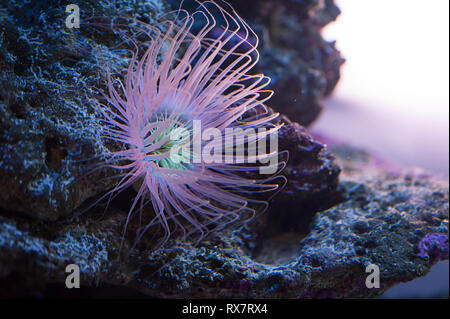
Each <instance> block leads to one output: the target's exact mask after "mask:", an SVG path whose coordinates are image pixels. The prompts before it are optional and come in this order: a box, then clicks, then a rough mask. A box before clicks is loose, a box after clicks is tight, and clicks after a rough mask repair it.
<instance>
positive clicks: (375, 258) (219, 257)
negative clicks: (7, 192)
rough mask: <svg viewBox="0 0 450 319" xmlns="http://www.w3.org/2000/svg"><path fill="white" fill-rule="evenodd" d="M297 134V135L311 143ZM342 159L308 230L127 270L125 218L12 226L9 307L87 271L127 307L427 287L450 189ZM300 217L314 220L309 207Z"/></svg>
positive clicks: (147, 256)
mask: <svg viewBox="0 0 450 319" xmlns="http://www.w3.org/2000/svg"><path fill="white" fill-rule="evenodd" d="M293 126H294V127H295V126H296V125H295V124H293ZM294 131H296V133H295V134H293V133H292V132H294ZM292 132H291V133H289V134H288V135H289V136H294V135H297V134H300V135H301V130H295V129H293V130H292ZM309 143H312V144H313V142H312V141H309ZM309 143H306V142H305V143H303V145H304V146H305V145H308V144H309ZM319 148H320V147H319ZM331 149H332V150H333V152H334V153H335V154H336V160H337V162H338V163H339V164H340V165H341V166H342V168H343V172H342V173H341V182H340V183H339V192H338V193H339V196H338V198H339V200H337V203H336V204H334V205H333V206H332V207H329V208H328V209H325V210H323V211H320V212H317V213H316V214H315V215H313V216H312V217H311V219H310V222H309V224H308V225H305V226H304V228H303V229H302V230H298V229H295V228H294V229H291V230H288V229H285V230H284V231H281V230H279V231H277V232H275V233H274V232H258V231H255V229H256V230H257V229H260V227H261V226H262V227H266V228H272V227H278V225H276V224H271V220H270V219H265V218H261V219H260V220H259V221H257V220H255V221H254V222H253V223H250V224H248V225H247V226H245V227H243V228H242V229H240V230H239V231H233V230H231V229H225V230H222V231H220V232H216V233H214V234H211V235H210V236H209V237H207V238H206V239H205V240H204V241H202V242H201V243H200V244H198V245H195V244H194V243H192V242H190V241H184V242H179V241H177V239H175V238H173V239H172V240H171V242H170V243H169V244H168V246H165V247H164V248H163V249H160V250H157V251H155V252H153V253H149V252H148V251H147V252H146V251H142V252H141V253H140V254H136V255H133V256H132V257H130V258H129V259H126V260H122V261H121V262H119V263H116V262H115V261H116V257H117V252H118V248H119V245H120V241H121V240H120V238H121V230H122V229H121V226H120V225H122V223H123V219H124V218H125V214H123V212H120V209H117V208H114V207H113V208H112V209H111V210H110V211H108V214H106V215H105V216H104V217H103V218H100V219H98V220H96V219H95V218H94V217H97V215H95V214H94V215H92V214H85V215H83V216H82V217H81V218H80V219H79V220H78V221H77V222H73V223H66V224H63V223H43V222H40V221H34V220H31V219H26V218H17V216H15V215H8V214H6V215H5V214H4V215H2V216H1V217H0V218H1V222H0V278H1V279H0V282H1V283H2V284H3V285H7V287H15V290H14V289H12V290H8V291H9V295H11V294H14V293H15V294H17V295H24V294H26V292H30V294H31V295H33V296H35V295H36V294H38V295H44V296H45V294H46V293H50V292H51V290H49V288H48V287H53V289H55V290H56V291H58V292H59V291H65V293H66V294H68V293H67V290H65V288H64V280H65V276H66V273H65V272H64V269H65V266H66V265H67V264H69V263H75V264H77V265H79V266H80V270H81V283H82V286H84V287H85V288H88V287H91V288H90V289H89V294H90V295H95V292H96V291H97V296H102V293H101V291H102V290H101V289H98V288H95V287H98V285H100V287H102V286H104V285H108V291H110V292H111V291H115V292H116V295H119V296H120V295H121V293H122V294H123V296H124V295H125V292H124V291H123V289H125V288H130V289H133V291H134V292H135V294H136V293H137V292H139V293H142V294H143V295H145V296H151V297H189V298H198V297H242V298H247V297H255V298H344V297H346V298H361V297H364V298H367V297H376V296H379V295H381V294H382V293H383V292H384V291H385V290H386V289H388V288H390V287H392V286H393V285H395V284H398V283H400V282H406V281H409V280H412V279H414V278H416V277H420V276H424V275H425V274H427V272H428V271H429V270H430V268H431V267H432V266H433V265H434V264H435V263H436V262H438V261H439V260H443V259H447V258H448V209H449V191H448V182H446V181H441V180H438V179H436V178H434V177H433V176H430V175H429V174H425V173H424V172H421V171H412V172H410V171H401V170H398V169H395V170H394V169H391V168H390V167H389V165H387V164H386V163H383V162H380V161H379V160H376V159H374V158H373V157H372V156H370V155H369V154H367V153H365V152H363V151H361V150H358V149H354V148H351V147H348V146H345V145H340V146H333V147H331ZM294 185H295V183H294ZM287 187H292V186H287ZM292 189H295V187H292ZM292 196H294V195H293V194H292ZM276 200H277V197H276V198H275V199H274V200H273V203H275V204H276ZM280 200H282V199H280ZM290 209H292V210H297V211H298V214H299V215H301V214H302V211H303V208H302V207H300V206H299V205H298V204H295V205H293V206H292V207H291V208H290ZM280 213H282V212H280ZM269 214H270V212H269ZM261 223H263V225H261ZM264 223H265V224H264ZM255 225H257V226H255ZM435 239H436V240H435ZM125 242H126V244H125V247H128V245H129V243H128V239H126V240H125ZM433 243H438V244H433ZM433 247H435V248H433ZM436 247H437V250H436ZM437 251H439V252H440V253H439V254H437V253H436V252H437ZM445 251H446V252H447V254H445ZM425 252H426V253H425ZM371 264H374V265H376V266H378V267H379V270H380V288H379V289H368V288H366V285H365V280H366V277H367V275H368V273H366V267H367V266H369V265H371ZM19 282H20V285H19V284H18V283H19ZM51 284H52V285H53V286H51ZM55 286H56V287H59V288H54V287H55ZM24 287H27V288H28V290H25V288H24ZM31 288H33V289H31ZM96 289H97V290H96ZM2 291H5V290H4V289H3V290H2ZM49 291H50V292H49ZM128 293H129V291H127V292H126V294H128ZM68 295H69V296H70V294H68Z"/></svg>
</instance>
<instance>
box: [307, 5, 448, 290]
mask: <svg viewBox="0 0 450 319" xmlns="http://www.w3.org/2000/svg"><path fill="white" fill-rule="evenodd" d="M336 4H337V5H338V7H339V8H340V9H341V15H340V16H339V18H338V19H337V20H336V21H335V22H333V23H331V24H330V25H329V26H327V27H326V28H325V30H324V36H325V38H326V39H329V40H332V39H335V40H336V41H337V48H338V49H339V50H340V51H341V52H342V54H343V56H344V57H345V58H346V63H345V64H344V65H343V66H342V69H341V79H340V82H339V84H338V86H337V87H336V89H335V91H334V93H333V95H332V96H331V97H330V98H328V99H327V100H326V101H325V104H326V108H325V111H324V112H323V113H322V114H321V116H320V117H319V119H318V120H317V121H316V122H315V123H314V124H313V125H312V130H313V131H314V132H316V133H320V134H324V135H327V136H333V137H335V138H338V139H341V140H343V141H345V142H349V143H351V144H354V145H358V146H361V147H363V148H365V149H368V150H371V151H372V152H375V153H376V154H378V155H379V156H381V157H383V158H385V159H388V160H390V161H393V162H395V163H397V164H398V165H401V166H409V167H422V168H424V169H426V170H429V171H431V172H433V173H434V174H436V175H438V176H441V177H443V178H446V179H447V178H448V176H449V89H448V88H449V2H448V1H440V0H431V1H429V2H427V5H424V3H423V2H422V1H419V0H395V1H389V0H380V1H370V0H358V1H353V0H336ZM448 291H449V264H448V262H441V263H439V264H438V265H436V266H435V267H434V268H432V270H431V272H430V274H428V275H427V276H426V277H424V278H419V279H416V280H414V281H413V282H410V283H406V284H400V285H398V286H396V287H394V288H392V289H391V290H390V291H388V292H387V293H386V294H385V295H384V297H389V298H397V297H420V298H426V297H439V296H441V297H445V296H446V297H448Z"/></svg>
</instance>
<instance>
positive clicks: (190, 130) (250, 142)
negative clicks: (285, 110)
mask: <svg viewBox="0 0 450 319" xmlns="http://www.w3.org/2000/svg"><path fill="white" fill-rule="evenodd" d="M224 6H226V7H227V9H224ZM216 18H217V19H220V21H221V23H220V24H219V23H218V22H217V21H218V20H217V19H216ZM143 26H144V24H143ZM145 28H147V30H148V31H147V35H148V36H149V37H150V41H149V44H148V47H147V48H146V49H145V52H144V53H143V55H141V56H139V52H137V51H138V50H137V51H136V52H134V54H133V56H132V58H131V62H130V65H129V67H128V69H127V71H126V76H125V80H124V81H120V80H119V79H113V78H112V76H111V75H110V74H108V89H109V94H105V97H106V100H107V102H104V103H99V104H98V109H99V111H100V112H101V114H102V116H101V118H102V120H101V121H100V122H99V130H100V131H101V133H102V134H103V137H104V138H105V139H109V140H113V141H115V143H118V144H120V145H122V148H121V149H118V150H115V151H110V152H109V153H108V154H105V155H106V156H107V158H108V160H107V161H106V163H104V164H103V165H104V166H108V167H112V168H114V169H116V170H120V172H122V173H121V174H120V176H121V178H120V181H119V182H118V183H117V186H116V187H114V188H113V189H112V190H111V191H110V192H109V193H108V194H110V195H111V194H117V193H118V192H121V191H122V190H124V189H126V188H128V187H130V186H133V187H134V188H135V190H136V192H137V195H136V197H135V199H134V201H133V203H132V204H131V208H130V211H129V214H128V218H127V221H126V226H125V229H126V227H127V226H128V223H129V221H130V218H131V217H132V216H133V215H135V214H136V213H139V214H141V215H142V213H143V208H144V207H146V206H147V205H151V206H152V207H153V210H154V217H152V219H151V220H150V221H149V222H147V223H145V225H142V226H141V227H140V228H139V230H138V234H137V239H138V240H139V239H141V238H142V235H143V234H144V233H146V231H147V230H148V229H149V228H150V227H151V226H153V225H160V226H162V228H163V230H164V234H165V236H164V240H163V241H165V240H167V239H168V238H169V237H170V236H171V234H173V232H174V231H175V230H176V229H177V230H181V231H182V233H183V236H187V235H190V234H192V233H197V234H200V236H199V238H203V237H204V235H206V234H207V233H208V232H210V231H211V230H212V229H217V228H218V227H223V226H225V225H228V224H230V223H232V222H234V221H237V220H242V218H243V217H245V218H244V219H245V220H248V219H249V218H251V217H253V216H254V214H255V212H256V211H257V210H258V209H260V205H259V204H262V205H263V207H266V206H267V203H266V202H265V201H262V200H261V199H256V197H258V196H256V193H265V192H270V191H273V190H275V189H277V188H278V186H279V185H278V184H279V183H276V182H275V181H274V180H275V177H276V176H277V175H278V173H279V171H280V169H281V168H282V166H283V164H284V163H280V162H278V149H277V148H278V144H277V143H276V142H277V140H276V139H277V132H278V130H279V128H280V124H277V123H276V122H275V121H274V120H275V119H276V117H277V116H278V114H275V113H273V112H270V111H269V110H268V108H267V107H266V106H264V104H263V103H264V102H265V101H266V100H267V99H268V98H270V96H271V92H270V91H267V90H264V88H265V87H266V86H267V85H268V84H269V82H270V79H269V78H268V77H266V76H264V75H261V74H250V71H251V70H252V69H253V68H254V66H255V65H256V63H257V62H258V59H259V55H258V51H257V49H256V47H257V45H258V40H257V39H258V38H257V36H256V34H255V33H254V32H253V31H252V30H251V28H250V27H249V26H248V25H247V24H246V23H245V22H244V21H243V20H242V19H241V18H240V17H239V16H238V15H237V13H236V12H235V11H234V10H233V9H232V8H231V7H228V5H227V4H226V3H224V4H223V5H218V4H217V3H215V2H213V1H205V2H203V3H199V9H198V11H196V12H195V13H193V14H190V13H188V12H187V11H185V10H183V9H179V10H177V11H176V12H173V13H171V14H170V15H168V16H165V17H164V18H162V19H161V23H160V24H158V25H157V26H148V25H145ZM143 29H144V28H143ZM274 123H275V124H274ZM230 132H231V133H230ZM230 134H231V137H232V138H231V139H229V137H230ZM267 144H270V149H269V150H266V146H267ZM256 151H257V152H258V153H257V154H256ZM266 164H268V165H266ZM257 207H258V208H257ZM140 217H141V218H142V216H140Z"/></svg>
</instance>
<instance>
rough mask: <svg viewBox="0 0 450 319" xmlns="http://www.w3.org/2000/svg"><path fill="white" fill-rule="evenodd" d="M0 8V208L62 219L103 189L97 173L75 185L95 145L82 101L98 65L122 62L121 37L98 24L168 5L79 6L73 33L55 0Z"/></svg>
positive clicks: (121, 0)
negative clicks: (77, 22) (79, 16)
mask: <svg viewBox="0 0 450 319" xmlns="http://www.w3.org/2000/svg"><path fill="white" fill-rule="evenodd" d="M71 3H78V2H77V1H72V2H71ZM0 9H1V10H0V208H2V209H3V210H7V211H13V212H17V213H21V214H25V215H27V216H30V217H33V218H40V219H45V220H56V219H58V218H61V217H67V216H70V215H71V214H72V213H73V210H74V209H75V208H76V207H78V206H79V205H80V204H81V203H82V202H83V201H85V200H86V199H87V198H89V197H91V196H94V195H96V194H99V193H101V192H104V191H105V189H108V188H110V187H111V185H112V181H111V180H109V181H108V180H106V179H105V178H104V177H106V176H107V174H106V173H105V172H97V173H94V174H89V175H88V176H87V178H86V179H81V177H82V176H84V175H86V174H87V172H88V171H89V170H91V169H92V164H93V163H95V162H93V161H88V159H89V158H93V157H95V156H97V155H99V154H102V153H103V151H102V149H104V147H105V145H103V143H102V142H101V140H100V138H99V133H100V132H98V131H96V130H95V129H94V127H95V126H94V125H93V124H92V123H93V121H94V120H95V118H94V117H95V114H94V112H93V108H92V105H93V104H94V103H95V102H96V97H98V96H99V95H100V94H101V92H102V91H103V90H104V89H105V84H106V69H108V68H109V69H112V71H115V70H116V69H120V68H121V67H124V66H126V65H128V61H129V60H128V59H127V57H126V56H127V54H126V53H124V52H123V50H122V51H121V50H117V49H112V48H115V47H117V45H118V44H119V43H121V42H123V41H124V40H123V37H121V35H122V34H121V33H120V31H121V30H120V29H119V28H117V29H111V28H105V27H102V23H104V22H103V20H101V18H102V17H106V19H107V20H106V21H110V20H111V17H114V16H118V15H121V14H130V13H133V15H134V16H136V17H137V18H140V19H142V20H143V21H147V22H151V21H153V19H154V18H155V17H156V16H157V15H158V14H161V13H163V12H167V10H168V8H167V6H166V5H164V3H163V2H162V1H160V0H152V1H144V0H143V1H133V2H130V1H126V0H115V1H94V0H92V1H82V2H81V3H80V15H81V27H80V28H79V29H69V28H66V26H65V19H66V17H67V14H66V12H65V9H66V7H65V5H63V4H61V3H60V1H23V0H22V1H21V0H17V1H7V2H4V1H3V2H1V3H0ZM94 15H95V18H92V16H94ZM88 19H91V20H90V21H89V20H88ZM89 22H91V23H90V24H89ZM128 58H129V57H128ZM105 175H106V176H105Z"/></svg>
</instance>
